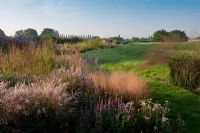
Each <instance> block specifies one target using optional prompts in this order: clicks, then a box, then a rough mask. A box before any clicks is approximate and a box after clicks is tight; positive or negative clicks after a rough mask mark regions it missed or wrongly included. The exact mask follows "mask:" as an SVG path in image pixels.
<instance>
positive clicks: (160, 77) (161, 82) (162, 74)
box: [86, 43, 200, 133]
mask: <svg viewBox="0 0 200 133" xmlns="http://www.w3.org/2000/svg"><path fill="white" fill-rule="evenodd" d="M152 45H153V44H152V43H140V44H128V45H123V46H121V47H118V48H114V49H103V50H94V51H89V52H87V53H86V54H88V55H89V56H92V57H98V58H99V59H100V67H101V68H102V69H106V70H110V71H128V72H134V73H136V74H138V75H139V76H141V77H144V78H145V79H146V81H147V84H148V85H149V88H150V89H151V91H152V98H153V100H154V101H158V102H160V103H163V102H164V101H165V100H168V101H169V102H170V103H171V104H170V109H171V114H170V115H171V116H172V117H175V116H177V115H178V114H180V115H181V116H182V119H184V120H185V123H186V126H185V129H184V132H186V133H200V96H197V95H195V94H193V93H191V92H189V91H187V90H185V89H183V88H179V87H176V86H173V85H172V84H170V82H169V68H168V66H167V65H154V66H151V67H148V68H145V69H141V63H142V62H143V55H144V54H145V52H146V51H147V50H148V49H149V48H150V47H151V46H152Z"/></svg>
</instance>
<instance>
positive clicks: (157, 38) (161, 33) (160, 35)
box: [152, 29, 168, 42]
mask: <svg viewBox="0 0 200 133" xmlns="http://www.w3.org/2000/svg"><path fill="white" fill-rule="evenodd" d="M167 35H168V32H167V31H166V30H163V29H162V30H158V31H156V32H154V34H153V37H152V41H154V42H163V41H164V37H165V36H167Z"/></svg>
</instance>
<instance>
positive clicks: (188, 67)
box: [170, 59, 200, 89]
mask: <svg viewBox="0 0 200 133" xmlns="http://www.w3.org/2000/svg"><path fill="white" fill-rule="evenodd" d="M170 68H171V78H172V81H173V83H174V84H176V85H178V86H181V87H185V88H188V89H197V87H199V86H200V60H199V59H178V60H173V61H172V62H171V63H170Z"/></svg>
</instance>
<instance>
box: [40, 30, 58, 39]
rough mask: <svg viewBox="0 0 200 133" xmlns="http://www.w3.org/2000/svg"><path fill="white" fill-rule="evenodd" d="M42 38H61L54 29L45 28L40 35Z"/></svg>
mask: <svg viewBox="0 0 200 133" xmlns="http://www.w3.org/2000/svg"><path fill="white" fill-rule="evenodd" d="M40 36H41V37H44V38H57V37H59V33H58V31H56V30H54V29H50V28H45V29H44V30H43V31H42V33H41V34H40Z"/></svg>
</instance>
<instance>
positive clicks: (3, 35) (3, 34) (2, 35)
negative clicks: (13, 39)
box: [0, 29, 6, 37]
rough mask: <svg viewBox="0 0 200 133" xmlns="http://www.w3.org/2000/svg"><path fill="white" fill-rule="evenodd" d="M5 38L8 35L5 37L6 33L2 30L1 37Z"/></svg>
mask: <svg viewBox="0 0 200 133" xmlns="http://www.w3.org/2000/svg"><path fill="white" fill-rule="evenodd" d="M5 36H6V35H5V33H4V31H3V30H1V29H0V37H5Z"/></svg>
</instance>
